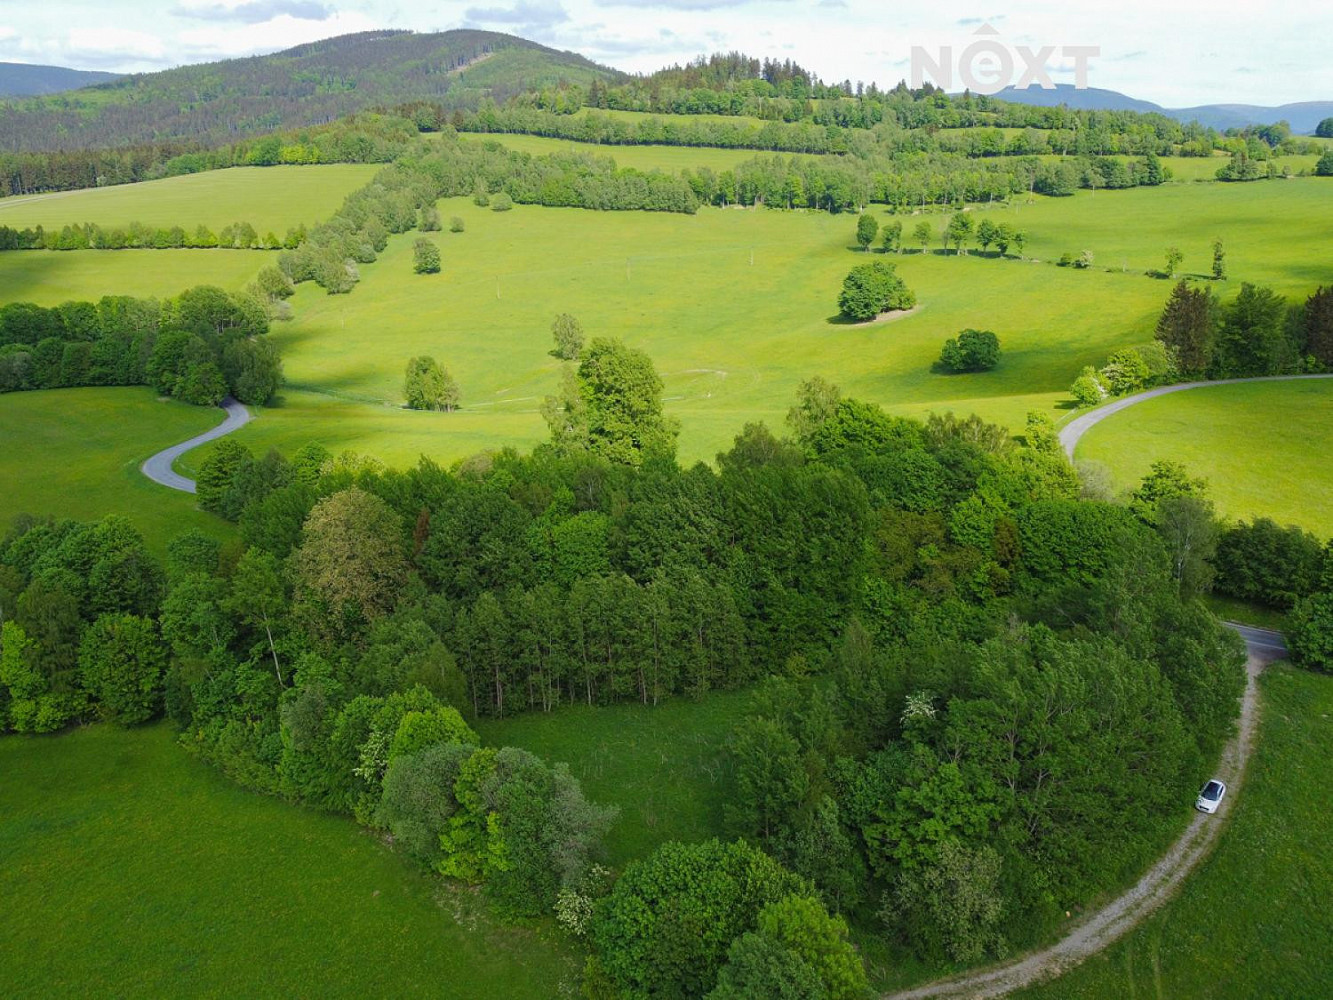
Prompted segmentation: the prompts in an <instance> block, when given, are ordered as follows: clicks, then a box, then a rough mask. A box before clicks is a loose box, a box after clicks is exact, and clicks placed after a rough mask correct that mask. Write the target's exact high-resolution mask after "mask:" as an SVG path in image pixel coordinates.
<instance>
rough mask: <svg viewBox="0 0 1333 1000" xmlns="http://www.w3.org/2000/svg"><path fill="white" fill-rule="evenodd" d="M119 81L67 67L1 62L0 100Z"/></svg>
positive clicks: (110, 75) (89, 71)
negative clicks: (0, 98)
mask: <svg viewBox="0 0 1333 1000" xmlns="http://www.w3.org/2000/svg"><path fill="white" fill-rule="evenodd" d="M115 79H117V74H115V73H98V72H95V71H92V70H82V69H66V68H65V67H64V66H29V65H28V64H27V63H9V62H0V97H29V96H32V95H34V94H54V93H57V92H58V91H61V90H73V89H74V88H75V87H91V86H92V85H93V84H96V83H109V82H110V81H112V80H115Z"/></svg>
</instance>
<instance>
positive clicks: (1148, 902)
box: [881, 622, 1287, 1000]
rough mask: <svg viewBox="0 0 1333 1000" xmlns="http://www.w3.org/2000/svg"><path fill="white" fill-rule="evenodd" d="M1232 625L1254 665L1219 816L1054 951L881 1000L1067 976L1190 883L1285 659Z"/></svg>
mask: <svg viewBox="0 0 1333 1000" xmlns="http://www.w3.org/2000/svg"><path fill="white" fill-rule="evenodd" d="M1227 624H1228V625H1230V626H1231V627H1232V628H1234V629H1235V630H1236V631H1237V632H1239V633H1240V636H1241V638H1242V639H1244V640H1245V646H1246V648H1247V650H1248V651H1249V659H1248V661H1247V663H1246V675H1247V676H1246V683H1245V695H1244V697H1243V698H1242V699H1241V709H1240V724H1239V726H1238V727H1237V731H1236V735H1235V736H1233V737H1232V738H1231V740H1230V741H1229V742H1228V743H1227V745H1226V746H1225V747H1224V748H1223V750H1222V759H1221V761H1220V762H1219V764H1218V767H1217V771H1216V774H1217V776H1218V777H1219V778H1221V779H1222V780H1223V781H1225V782H1226V783H1227V795H1226V798H1224V799H1223V800H1222V804H1221V806H1220V807H1219V808H1218V811H1217V812H1216V813H1215V814H1214V815H1212V816H1208V815H1205V814H1204V813H1199V812H1196V813H1195V815H1194V818H1193V819H1192V820H1191V821H1190V825H1189V827H1188V828H1187V829H1186V830H1185V832H1184V833H1183V834H1181V835H1180V838H1179V839H1178V840H1177V841H1176V842H1175V843H1174V844H1172V845H1171V849H1170V850H1169V851H1167V852H1166V853H1165V854H1164V855H1162V856H1161V857H1160V858H1158V859H1157V862H1156V863H1155V864H1154V865H1153V866H1152V868H1151V869H1149V870H1148V872H1147V873H1146V874H1145V875H1144V876H1143V877H1142V878H1141V879H1139V881H1138V883H1137V884H1135V885H1134V887H1133V888H1131V889H1130V890H1129V891H1128V892H1126V893H1124V894H1123V895H1121V896H1119V897H1117V898H1116V899H1114V900H1112V901H1111V902H1110V903H1108V904H1107V905H1106V906H1104V907H1102V908H1101V909H1100V910H1098V911H1097V912H1096V913H1094V914H1092V915H1091V916H1090V917H1088V918H1087V919H1086V920H1083V921H1082V922H1080V923H1079V924H1078V926H1076V927H1075V928H1074V929H1073V930H1071V931H1070V932H1069V933H1068V934H1067V935H1066V936H1065V937H1063V938H1061V939H1060V940H1059V941H1057V942H1056V943H1055V944H1053V945H1051V946H1050V947H1049V948H1044V949H1042V950H1041V951H1036V952H1032V953H1030V954H1028V955H1023V956H1020V957H1019V958H1016V959H1013V960H1011V961H1008V962H1004V963H1001V964H999V965H993V966H991V967H990V968H987V969H981V970H979V971H977V972H972V973H965V974H963V975H960V976H954V977H951V978H949V979H941V980H937V981H936V982H933V983H927V984H926V985H925V986H918V987H916V988H915V989H910V990H903V991H902V992H899V993H890V994H886V995H885V996H884V997H883V998H881V1000H927V998H950V1000H955V998H961V997H967V998H969V1000H984V998H991V997H1002V996H1005V995H1006V994H1008V993H1012V992H1013V991H1014V990H1020V989H1023V988H1024V987H1027V986H1032V985H1034V984H1036V983H1039V982H1043V981H1045V980H1047V979H1051V978H1054V977H1055V976H1058V975H1060V974H1061V973H1063V972H1067V971H1068V970H1069V969H1071V968H1073V967H1074V966H1076V965H1078V964H1079V963H1080V962H1082V961H1083V960H1084V959H1086V958H1090V957H1091V956H1093V955H1095V954H1097V953H1098V952H1099V951H1101V950H1103V949H1104V948H1106V947H1108V946H1110V945H1111V944H1112V943H1114V942H1115V941H1116V940H1117V939H1118V938H1120V937H1121V936H1123V935H1124V934H1125V933H1126V932H1128V931H1130V930H1132V929H1133V928H1134V926H1135V925H1136V924H1138V923H1139V921H1140V920H1142V919H1143V918H1144V917H1146V916H1147V915H1148V914H1149V913H1151V912H1152V911H1153V910H1155V909H1157V907H1159V906H1161V905H1162V904H1163V903H1165V902H1166V901H1167V900H1168V899H1170V898H1171V896H1172V895H1173V894H1174V893H1175V891H1176V889H1177V888H1179V886H1180V883H1181V882H1183V881H1184V880H1185V877H1186V876H1187V875H1189V873H1190V872H1191V871H1193V870H1194V868H1195V866H1196V865H1198V863H1199V862H1200V861H1202V860H1203V859H1204V858H1205V857H1207V856H1208V852H1209V851H1211V850H1212V848H1213V844H1214V843H1215V842H1216V841H1217V838H1218V836H1220V835H1221V832H1222V829H1223V827H1224V826H1225V821H1226V817H1227V815H1228V814H1229V813H1230V812H1231V808H1232V806H1233V804H1234V803H1235V801H1236V796H1237V794H1238V793H1239V791H1240V787H1241V783H1242V781H1243V780H1244V777H1245V765H1246V764H1247V763H1248V762H1249V759H1250V751H1251V749H1252V748H1253V747H1254V735H1255V731H1256V729H1257V728H1258V722H1259V719H1258V715H1259V687H1258V678H1259V674H1260V673H1261V672H1262V671H1263V668H1264V667H1265V666H1266V665H1267V664H1269V663H1271V662H1272V661H1273V660H1279V659H1281V658H1282V657H1284V656H1285V655H1286V652H1287V646H1286V642H1285V641H1284V640H1283V638H1282V633H1281V632H1270V631H1268V630H1266V629H1257V628H1251V627H1249V626H1247V625H1235V624H1233V623H1231V622H1228V623H1227Z"/></svg>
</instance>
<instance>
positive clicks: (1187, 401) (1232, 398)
mask: <svg viewBox="0 0 1333 1000" xmlns="http://www.w3.org/2000/svg"><path fill="white" fill-rule="evenodd" d="M1330 426H1333V379H1319V380H1310V381H1299V382H1254V383H1249V384H1241V385H1228V386H1210V387H1208V388H1206V389H1192V390H1189V391H1187V392H1177V393H1172V394H1170V395H1168V396H1159V397H1157V398H1155V399H1149V400H1145V401H1144V402H1142V403H1138V404H1136V405H1135V406H1132V407H1130V408H1129V409H1127V410H1125V411H1124V412H1123V413H1117V414H1116V415H1115V416H1113V417H1110V418H1108V419H1107V420H1105V421H1103V422H1102V423H1100V424H1098V425H1097V426H1096V427H1094V428H1093V429H1092V430H1090V431H1089V432H1088V433H1087V436H1086V437H1084V438H1083V440H1082V442H1081V443H1080V445H1079V449H1078V457H1079V458H1080V459H1089V460H1091V461H1095V462H1100V463H1101V464H1102V465H1105V466H1106V467H1107V468H1108V469H1110V471H1111V474H1112V476H1113V478H1114V479H1115V481H1116V482H1117V483H1118V484H1120V485H1121V486H1124V487H1126V488H1128V487H1131V486H1133V485H1134V484H1136V483H1137V482H1138V481H1139V480H1140V479H1141V478H1142V477H1143V476H1144V474H1145V473H1147V471H1148V467H1149V466H1150V465H1151V464H1152V463H1153V462H1155V461H1159V460H1162V459H1171V460H1173V461H1177V462H1181V463H1183V464H1184V465H1185V466H1186V468H1188V469H1189V471H1190V472H1191V473H1192V474H1193V475H1195V476H1202V477H1203V478H1204V479H1206V480H1207V481H1208V487H1209V493H1210V494H1211V495H1212V497H1213V500H1214V501H1215V502H1216V504H1217V507H1218V510H1219V511H1220V512H1221V513H1222V514H1224V515H1226V516H1228V517H1232V518H1240V517H1248V516H1252V515H1255V514H1263V515H1266V516H1268V517H1271V518H1273V519H1274V520H1275V521H1277V522H1278V523H1279V524H1299V525H1300V526H1301V527H1303V528H1308V529H1309V530H1311V531H1313V532H1315V533H1316V534H1317V535H1319V536H1320V537H1321V538H1328V537H1330V536H1333V492H1331V491H1330V490H1329V486H1330V467H1329V461H1328V452H1327V449H1326V448H1324V447H1323V446H1322V445H1321V442H1323V441H1324V440H1325V438H1326V436H1327V434H1328V428H1329V427H1330Z"/></svg>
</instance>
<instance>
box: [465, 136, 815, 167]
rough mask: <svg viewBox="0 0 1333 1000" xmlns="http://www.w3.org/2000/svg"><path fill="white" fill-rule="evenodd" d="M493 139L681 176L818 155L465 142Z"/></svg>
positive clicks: (539, 152) (514, 139) (544, 141)
mask: <svg viewBox="0 0 1333 1000" xmlns="http://www.w3.org/2000/svg"><path fill="white" fill-rule="evenodd" d="M486 140H492V141H495V142H498V143H500V144H501V145H503V146H507V147H508V148H509V149H516V150H518V151H519V152H522V153H531V154H532V155H533V156H543V155H546V154H548V153H591V154H593V155H594V156H609V157H610V158H611V159H613V160H615V161H616V165H617V166H620V167H632V168H633V169H635V170H645V171H646V170H661V171H664V172H666V173H679V172H680V171H682V170H698V169H699V168H700V167H709V168H710V169H712V170H717V171H722V170H730V169H732V168H733V167H735V166H736V165H737V164H740V163H744V162H745V161H746V160H753V159H754V158H755V157H756V156H773V155H781V156H784V157H785V156H793V155H795V156H801V157H810V156H815V155H818V154H814V153H795V154H792V153H782V154H773V153H764V152H762V151H760V150H754V149H719V148H717V147H715V146H613V145H603V144H601V143H593V142H572V141H570V140H569V139H555V138H548V137H547V136H542V135H517V134H510V133H492V134H487V135H475V136H474V135H467V136H465V137H464V141H465V142H479V141H486Z"/></svg>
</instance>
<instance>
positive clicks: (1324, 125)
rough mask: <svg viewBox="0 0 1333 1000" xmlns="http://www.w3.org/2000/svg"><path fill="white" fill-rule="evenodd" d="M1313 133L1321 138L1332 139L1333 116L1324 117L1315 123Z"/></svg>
mask: <svg viewBox="0 0 1333 1000" xmlns="http://www.w3.org/2000/svg"><path fill="white" fill-rule="evenodd" d="M1314 134H1315V135H1317V136H1319V138H1321V139H1333V118H1325V119H1324V120H1323V121H1321V122H1320V123H1319V124H1318V125H1316V126H1315V130H1314Z"/></svg>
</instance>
